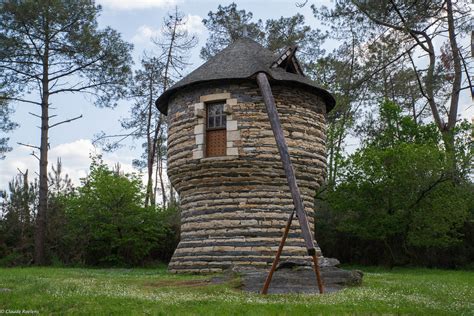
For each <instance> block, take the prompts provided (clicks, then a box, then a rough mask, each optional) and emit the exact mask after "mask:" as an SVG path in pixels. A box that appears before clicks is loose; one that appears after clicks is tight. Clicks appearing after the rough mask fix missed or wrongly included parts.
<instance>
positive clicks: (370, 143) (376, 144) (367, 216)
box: [323, 102, 474, 265]
mask: <svg viewBox="0 0 474 316" xmlns="http://www.w3.org/2000/svg"><path fill="white" fill-rule="evenodd" d="M379 116H380V117H379V119H378V120H377V121H376V123H374V124H372V125H370V126H368V127H367V128H366V130H365V131H364V132H363V134H364V135H365V137H364V143H363V145H362V148H361V149H359V150H357V151H356V152H355V153H354V154H352V155H350V156H349V157H348V158H347V159H345V160H344V163H343V166H342V176H341V182H340V183H339V184H338V185H337V186H336V187H335V188H334V190H329V191H327V193H326V194H325V196H326V198H327V203H328V204H329V205H330V209H331V212H332V214H333V216H334V217H333V218H332V221H333V222H332V224H333V225H334V226H335V228H336V230H337V231H338V232H339V233H340V234H342V235H345V236H354V237H355V238H356V240H360V241H361V244H362V245H365V244H367V243H370V244H371V245H372V247H377V246H376V245H379V246H378V249H379V250H381V251H382V252H381V253H382V254H383V255H380V254H379V258H377V259H372V260H374V261H375V262H374V261H372V263H381V262H380V261H376V260H385V262H384V263H388V264H391V265H394V264H404V263H408V262H418V263H424V264H426V263H427V262H436V263H437V264H440V262H441V260H438V261H437V260H436V258H433V260H431V261H430V260H424V259H425V258H420V257H418V255H417V254H421V253H427V252H429V251H440V250H446V249H449V248H450V247H455V246H457V245H459V244H462V243H463V240H464V239H463V238H464V236H463V229H464V227H465V225H466V223H468V222H469V220H471V219H472V217H471V216H472V210H473V206H474V204H473V203H474V200H473V199H472V196H473V195H472V193H473V192H474V191H473V189H474V188H473V186H472V183H470V182H469V179H467V178H465V179H464V181H463V182H462V184H459V183H455V182H453V181H452V179H451V177H450V176H449V172H448V170H449V168H448V167H447V166H448V161H447V156H446V153H445V152H444V150H442V148H441V147H440V142H441V135H440V133H439V131H438V129H437V128H436V126H435V125H434V124H433V123H431V124H426V125H425V124H416V123H415V122H413V120H412V118H411V117H410V116H407V115H403V114H402V110H401V109H400V107H398V106H396V105H395V104H394V103H390V102H386V103H384V104H382V106H381V107H380V111H379ZM457 150H458V151H459V152H464V153H463V155H466V156H469V157H470V160H471V162H472V158H473V152H472V149H468V151H467V152H466V148H464V147H459V148H457ZM467 173H468V171H466V172H464V174H467ZM323 238H324V237H323ZM352 247H355V248H356V249H357V248H358V246H357V245H352ZM361 252H362V253H364V254H365V255H366V256H367V257H368V258H373V257H371V255H370V254H368V252H367V251H365V250H362V251H361ZM352 259H354V258H352ZM359 259H360V258H359ZM356 260H357V259H356ZM368 260H371V259H368Z"/></svg>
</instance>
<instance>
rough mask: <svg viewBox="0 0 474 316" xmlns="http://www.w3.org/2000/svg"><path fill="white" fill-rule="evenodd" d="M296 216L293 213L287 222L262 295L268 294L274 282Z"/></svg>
mask: <svg viewBox="0 0 474 316" xmlns="http://www.w3.org/2000/svg"><path fill="white" fill-rule="evenodd" d="M294 215H295V211H293V212H291V214H290V217H289V218H288V221H287V222H286V227H285V232H284V233H283V237H282V238H281V241H280V245H279V246H278V251H277V253H276V255H275V259H274V260H273V264H272V268H271V269H270V272H269V273H268V275H267V278H266V280H265V284H264V285H263V289H262V292H261V293H262V294H267V292H268V287H269V286H270V282H271V281H272V277H273V272H275V270H276V267H277V265H278V262H279V261H280V256H281V252H282V251H283V246H284V245H285V242H286V237H288V232H289V231H290V227H291V222H292V221H293V216H294Z"/></svg>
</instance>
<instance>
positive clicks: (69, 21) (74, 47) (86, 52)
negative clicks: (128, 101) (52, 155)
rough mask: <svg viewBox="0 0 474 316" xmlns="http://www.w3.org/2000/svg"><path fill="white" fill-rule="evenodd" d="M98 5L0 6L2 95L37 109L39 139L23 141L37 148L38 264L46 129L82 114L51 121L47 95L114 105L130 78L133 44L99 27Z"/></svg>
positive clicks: (44, 0)
mask: <svg viewBox="0 0 474 316" xmlns="http://www.w3.org/2000/svg"><path fill="white" fill-rule="evenodd" d="M100 10H101V7H100V6H96V5H95V4H94V2H93V1H87V0H74V1H72V0H40V1H31V0H28V1H6V2H3V3H2V5H1V6H0V73H2V83H1V84H3V85H5V86H7V87H8V89H9V90H10V91H12V93H11V94H9V95H8V96H6V97H7V98H8V99H10V100H13V101H19V102H24V103H29V104H35V105H38V106H39V107H40V109H41V113H40V114H34V113H33V116H35V117H37V118H40V120H41V124H40V130H41V142H40V144H39V146H35V145H28V146H29V147H33V148H35V149H37V150H39V152H40V154H39V157H38V156H37V158H38V160H39V204H38V212H37V220H36V225H37V226H36V231H35V251H36V252H35V261H36V263H37V264H43V263H44V257H45V256H44V252H45V230H46V214H47V209H48V204H47V202H48V188H49V187H48V174H47V173H48V149H49V147H50V140H49V130H50V129H51V128H54V127H57V126H59V125H61V124H64V123H69V122H71V121H74V120H76V119H79V118H81V117H82V115H80V116H77V117H75V118H71V119H66V120H63V121H59V122H55V123H52V122H50V119H51V118H53V117H54V116H53V115H51V114H50V105H51V98H52V97H54V96H55V95H58V94H62V93H79V92H83V93H87V94H88V95H91V96H93V97H94V99H95V104H96V105H97V106H104V107H113V106H114V105H115V104H116V102H115V101H116V100H117V99H119V98H121V97H123V96H124V95H125V92H126V85H127V83H128V82H129V77H130V76H129V75H130V66H131V56H130V51H131V49H132V46H131V45H130V44H128V43H126V42H124V41H123V40H122V39H121V38H120V34H119V33H118V32H117V31H115V30H113V29H111V28H110V27H107V28H105V29H103V30H101V29H99V28H98V25H97V16H98V15H99V13H100ZM29 96H31V97H32V98H29ZM2 97H5V96H2Z"/></svg>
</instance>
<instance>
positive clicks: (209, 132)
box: [206, 102, 227, 157]
mask: <svg viewBox="0 0 474 316" xmlns="http://www.w3.org/2000/svg"><path fill="white" fill-rule="evenodd" d="M224 104H225V103H224V102H215V103H209V104H207V106H206V112H207V113H206V114H207V115H206V157H218V156H225V155H226V149H227V132H226V123H227V117H226V114H225V113H224Z"/></svg>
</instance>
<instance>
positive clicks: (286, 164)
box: [257, 72, 324, 294]
mask: <svg viewBox="0 0 474 316" xmlns="http://www.w3.org/2000/svg"><path fill="white" fill-rule="evenodd" d="M257 83H258V86H259V88H260V91H261V93H262V96H263V100H264V102H265V107H266V109H267V114H268V118H269V119H270V124H271V127H272V130H273V136H274V137H275V141H276V144H277V147H278V151H279V153H280V158H281V161H282V164H283V169H284V170H285V175H286V180H287V181H288V186H289V188H290V192H291V197H292V199H293V204H294V207H295V210H294V211H293V212H292V213H291V215H290V217H289V219H288V222H287V225H286V228H285V232H284V234H283V237H282V240H281V242H280V246H279V248H278V251H277V253H276V256H275V259H274V261H273V264H272V268H271V269H270V272H269V273H268V276H267V279H266V280H265V284H264V286H263V289H262V294H267V291H268V287H269V286H270V282H271V280H272V276H273V273H274V271H275V269H276V267H277V264H278V261H279V260H280V255H281V252H282V250H283V246H284V245H285V241H286V238H287V236H288V232H289V230H290V226H291V222H292V220H293V213H295V212H296V216H297V217H298V221H299V224H300V227H301V233H302V235H303V239H304V242H305V245H306V249H307V250H308V254H309V255H310V256H311V257H312V258H313V264H314V271H315V273H316V279H317V282H318V288H319V293H321V294H322V293H323V292H324V286H323V282H322V279H321V274H320V271H319V263H318V257H317V255H316V247H315V245H314V239H313V235H312V234H311V229H310V226H309V222H308V218H307V216H306V212H305V211H304V205H303V199H302V198H301V194H300V190H299V188H298V184H297V183H296V176H295V171H294V169H293V166H292V164H291V160H290V154H289V153H288V146H287V144H286V141H285V136H284V134H283V129H282V127H281V123H280V117H279V116H278V111H277V108H276V105H275V99H274V98H273V94H272V89H271V87H270V83H269V82H268V78H267V75H266V74H265V73H263V72H260V73H258V74H257Z"/></svg>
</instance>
